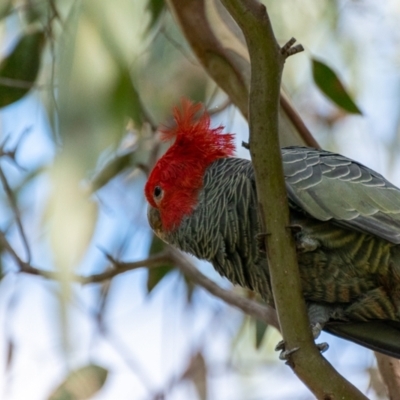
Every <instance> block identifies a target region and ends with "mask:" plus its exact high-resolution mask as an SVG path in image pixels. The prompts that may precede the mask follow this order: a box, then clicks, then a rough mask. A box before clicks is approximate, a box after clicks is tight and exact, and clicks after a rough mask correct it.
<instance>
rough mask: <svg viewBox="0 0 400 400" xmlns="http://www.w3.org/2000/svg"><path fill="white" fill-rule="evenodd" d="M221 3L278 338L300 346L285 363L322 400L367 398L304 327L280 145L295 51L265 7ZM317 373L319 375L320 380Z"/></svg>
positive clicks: (235, 0) (246, 0) (243, 0)
mask: <svg viewBox="0 0 400 400" xmlns="http://www.w3.org/2000/svg"><path fill="white" fill-rule="evenodd" d="M222 2H223V4H224V5H225V7H226V8H227V9H228V11H229V12H230V14H231V15H232V17H233V18H234V19H235V20H236V22H237V23H238V25H239V26H240V28H241V29H242V31H243V33H244V35H245V38H246V42H247V46H248V49H249V53H250V59H251V88H250V101H249V117H250V153H251V157H252V161H253V165H254V169H255V175H256V185H257V192H258V196H259V207H260V212H261V215H262V219H263V221H264V227H265V228H266V230H265V232H266V237H265V245H266V248H267V253H268V260H269V265H270V274H271V284H272V288H273V293H274V299H275V305H276V309H277V311H278V317H279V322H280V325H281V328H282V334H283V337H284V340H285V343H286V347H287V348H288V349H292V348H296V347H299V350H298V351H297V352H295V353H294V354H293V355H292V356H291V359H290V361H289V364H290V366H291V367H292V369H293V370H294V372H295V373H296V374H297V376H298V377H299V378H300V379H301V380H302V381H303V382H304V383H305V384H306V385H307V386H308V387H309V389H310V390H311V391H312V392H313V393H314V394H315V396H317V397H318V398H320V399H324V400H327V399H349V400H350V399H351V400H354V399H365V398H366V397H365V396H363V395H362V394H361V393H360V392H359V391H358V390H357V389H356V388H355V387H354V386H353V385H351V384H350V383H349V382H347V381H346V380H345V379H344V378H343V377H342V376H341V375H339V374H338V373H337V372H336V371H335V370H334V368H333V367H332V366H331V365H330V364H329V363H328V362H327V361H326V360H325V359H324V358H323V357H322V356H321V355H320V353H319V351H318V350H317V347H316V346H315V344H314V341H313V339H312V335H311V332H310V329H309V326H308V325H309V322H308V317H307V312H306V307H305V303H304V299H303V296H302V290H301V289H302V288H301V281H300V277H299V273H298V266H297V257H296V252H295V246H294V241H293V237H292V234H291V230H290V225H289V224H290V220H289V208H288V204H287V194H286V188H285V181H284V175H283V169H282V160H281V151H280V144H279V119H278V113H279V95H280V84H281V75H282V70H283V65H284V62H285V59H286V58H287V57H288V56H289V55H291V54H293V52H292V51H291V49H293V48H291V46H284V48H282V49H281V48H280V47H279V45H278V43H277V41H276V39H275V36H274V33H273V29H272V26H271V22H270V20H269V17H268V14H267V11H266V8H265V6H264V5H262V4H260V3H259V2H258V1H255V0H222ZM315 371H318V375H317V374H316V373H315Z"/></svg>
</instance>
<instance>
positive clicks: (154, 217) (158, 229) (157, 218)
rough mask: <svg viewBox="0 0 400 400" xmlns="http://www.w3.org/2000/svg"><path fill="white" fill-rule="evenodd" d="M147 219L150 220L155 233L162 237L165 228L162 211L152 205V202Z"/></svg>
mask: <svg viewBox="0 0 400 400" xmlns="http://www.w3.org/2000/svg"><path fill="white" fill-rule="evenodd" d="M147 219H148V220H149V224H150V226H151V229H153V231H154V233H155V234H156V235H157V236H158V237H160V238H161V239H162V236H163V229H162V222H161V215H160V211H158V210H157V208H154V207H152V206H151V205H150V204H149V206H148V208H147Z"/></svg>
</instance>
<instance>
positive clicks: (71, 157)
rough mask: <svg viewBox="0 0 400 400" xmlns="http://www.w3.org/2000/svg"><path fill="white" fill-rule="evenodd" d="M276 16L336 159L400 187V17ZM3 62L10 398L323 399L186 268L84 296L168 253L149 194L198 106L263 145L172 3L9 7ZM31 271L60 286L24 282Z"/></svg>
mask: <svg viewBox="0 0 400 400" xmlns="http://www.w3.org/2000/svg"><path fill="white" fill-rule="evenodd" d="M209 1H213V0H207V1H206V2H209ZM265 3H266V4H267V6H268V11H269V14H270V17H271V20H272V22H273V26H274V29H275V30H276V35H277V37H278V39H279V40H280V41H281V43H285V42H286V41H287V40H288V39H289V38H290V37H292V36H294V37H296V39H297V40H298V41H299V42H300V43H302V44H303V46H304V47H305V48H306V51H305V52H304V53H302V54H300V55H297V56H295V57H293V58H290V60H289V61H288V62H287V65H286V67H285V71H284V80H283V83H284V87H285V90H286V92H287V93H289V95H290V97H291V98H292V101H293V102H294V104H295V106H296V108H297V110H298V111H299V112H300V114H301V116H302V118H303V119H304V121H305V122H306V124H307V125H308V127H309V128H310V130H311V132H312V133H313V135H314V137H315V138H316V139H317V141H318V142H319V143H320V145H321V147H323V148H326V149H329V150H332V151H338V152H341V153H343V154H345V155H347V156H350V157H352V158H355V159H357V160H359V161H361V162H363V163H365V164H367V165H369V166H370V167H372V168H374V169H377V170H378V171H380V172H382V173H384V174H385V175H386V176H387V177H388V178H389V179H391V180H392V181H393V182H394V183H397V184H400V178H399V175H398V174H397V173H396V171H398V170H399V167H400V164H399V161H398V157H397V154H398V151H399V144H400V130H399V121H400V118H399V114H400V113H399V111H400V107H399V99H400V85H399V83H400V79H399V77H400V76H399V72H398V71H399V65H400V64H399V63H400V51H399V49H400V46H399V43H400V33H399V30H398V29H397V28H396V27H397V26H398V23H399V20H400V5H399V3H398V2H397V1H395V0H388V1H386V2H382V3H380V2H374V1H372V0H366V1H359V0H335V1H327V0H326V1H312V0H306V1H304V0H302V1H299V0H286V1H284V2H277V1H265ZM215 28H220V27H215ZM0 59H1V61H0V107H1V109H0V134H1V140H0V143H1V146H0V178H1V181H2V191H1V192H0V208H1V213H0V229H1V235H2V237H4V238H6V241H4V240H2V241H1V243H2V245H1V250H2V259H1V277H2V281H1V284H0V323H1V326H2V328H3V329H2V330H1V331H2V333H1V337H0V341H1V343H0V362H1V363H2V372H1V374H2V376H1V377H0V393H1V395H0V397H1V398H9V399H26V398H29V399H45V398H49V399H52V400H58V399H67V398H68V399H87V398H95V399H98V400H100V399H121V400H122V399H154V400H156V399H188V398H190V399H192V398H193V399H194V398H199V399H202V400H203V399H218V400H220V399H222V400H223V399H227V400H228V399H229V400H240V399H248V400H257V399H264V398H268V399H289V398H296V399H308V398H312V397H311V395H310V393H309V392H308V391H307V389H306V388H304V387H303V386H302V384H301V383H300V382H298V381H297V379H296V378H295V377H294V376H293V375H292V373H291V372H290V370H288V369H287V368H286V367H285V366H284V365H282V363H281V362H280V361H279V360H278V359H277V355H276V354H275V353H274V351H273V347H274V344H275V343H276V342H277V341H278V340H279V333H277V332H276V331H275V330H274V328H271V327H267V326H266V325H265V324H264V323H262V322H260V321H255V320H254V319H252V318H250V317H246V316H243V314H242V313H240V312H239V311H237V310H235V309H232V308H231V307H229V306H228V305H226V304H225V303H224V302H222V301H221V300H218V299H216V298H214V297H212V296H211V295H209V294H208V293H207V292H205V291H204V290H203V289H199V288H198V287H196V285H195V284H194V283H193V282H191V281H190V280H189V279H187V278H186V277H184V276H183V275H182V274H181V273H180V272H178V270H176V269H175V268H174V265H171V264H170V263H166V264H165V265H162V266H161V267H158V268H150V269H149V270H147V269H145V268H142V269H139V270H135V271H131V272H127V273H124V274H121V275H118V276H116V277H115V278H113V279H112V280H110V281H107V280H106V281H103V282H101V283H96V284H88V285H84V286H82V285H80V284H77V283H73V275H74V274H81V275H85V276H87V275H91V274H94V273H100V272H103V271H105V270H107V269H108V268H112V265H111V264H112V263H110V260H109V257H107V255H111V256H112V257H113V258H114V259H117V260H128V261H132V260H137V259H143V258H146V257H147V256H149V255H150V256H151V255H154V254H157V253H159V252H160V251H162V249H163V243H162V242H161V241H159V240H158V239H156V238H154V237H152V234H151V233H150V230H149V228H148V226H147V222H146V214H145V213H146V205H145V200H144V197H143V185H144V182H145V180H146V174H147V173H148V172H149V169H150V168H151V166H152V165H153V164H154V162H155V161H156V159H157V158H158V157H159V156H160V155H161V154H162V152H163V151H164V150H165V144H163V143H160V141H159V134H158V131H157V127H158V126H159V124H166V125H168V124H170V123H171V109H172V107H173V106H175V105H176V104H177V103H179V101H180V99H181V98H182V97H183V96H186V97H189V98H191V99H193V100H195V101H202V102H204V103H205V104H206V106H207V107H208V108H210V109H211V111H212V112H213V120H214V123H215V124H223V125H225V126H226V127H227V129H228V130H232V131H234V132H235V133H237V143H238V144H240V143H241V141H242V140H246V137H247V124H246V122H245V120H244V119H243V117H242V116H241V115H240V113H239V112H238V111H237V110H236V108H235V107H234V106H233V105H232V104H231V102H230V100H229V96H228V95H227V94H225V93H224V92H223V91H222V90H221V89H218V87H217V85H216V84H215V83H214V81H213V80H212V79H211V78H210V77H209V76H208V75H207V73H206V71H205V70H204V68H203V67H202V66H201V65H200V63H199V62H198V61H197V59H196V56H195V54H194V53H193V51H192V50H191V48H190V46H189V44H188V43H187V42H186V40H185V38H184V36H183V35H182V33H181V30H180V28H179V25H178V24H177V22H176V20H175V19H174V17H173V15H172V14H171V8H170V7H169V6H168V5H167V4H166V3H165V2H164V0H114V1H112V2H111V1H106V0H85V1H82V0H73V1H71V0H2V2H1V4H0ZM238 155H240V156H243V157H248V155H247V152H246V151H245V150H244V149H243V148H238ZM7 244H9V245H10V246H11V247H12V249H14V251H15V254H16V255H17V256H12V254H11V253H10V250H9V248H7ZM10 254H11V255H10ZM18 259H19V261H18ZM24 263H27V264H29V265H30V266H34V267H38V268H40V269H41V270H42V271H56V272H58V274H59V275H58V281H52V280H47V279H45V278H43V277H41V276H34V275H33V274H32V273H31V274H24V273H20V272H19V271H20V270H21V269H23V267H24V265H25V264H24ZM198 267H199V268H200V269H201V271H202V272H203V273H205V274H206V275H207V276H209V277H210V278H212V279H213V280H215V281H217V282H218V283H219V284H220V285H222V286H223V287H227V288H230V284H229V283H228V282H227V281H225V280H224V279H222V278H220V277H219V276H217V274H216V273H215V272H214V271H213V270H212V268H211V267H210V266H209V265H208V264H206V263H198ZM28 272H29V271H28ZM31 272H32V271H31ZM232 290H235V291H236V292H237V293H240V294H242V295H244V296H251V294H250V293H247V292H245V291H243V290H241V289H240V288H232ZM326 341H329V342H330V343H331V345H332V346H331V349H330V351H329V352H328V356H327V357H328V358H329V359H330V361H331V362H332V363H333V364H334V366H335V367H336V368H337V369H339V371H340V372H341V373H343V374H345V376H346V377H348V378H349V379H350V380H351V381H352V382H354V383H355V384H356V385H357V386H358V387H360V389H361V390H363V391H364V392H366V393H368V396H370V397H371V398H385V394H384V391H383V389H382V386H381V383H380V380H379V379H378V378H377V370H376V366H375V362H374V358H373V356H372V355H371V353H370V352H368V351H367V350H365V349H360V348H359V347H357V346H355V345H352V344H349V343H347V342H343V341H340V340H339V339H335V338H332V337H327V338H326Z"/></svg>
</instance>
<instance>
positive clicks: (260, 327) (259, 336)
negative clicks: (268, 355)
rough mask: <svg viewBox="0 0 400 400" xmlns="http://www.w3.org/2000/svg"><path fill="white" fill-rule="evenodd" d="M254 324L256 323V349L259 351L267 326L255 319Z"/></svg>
mask: <svg viewBox="0 0 400 400" xmlns="http://www.w3.org/2000/svg"><path fill="white" fill-rule="evenodd" d="M255 323H256V349H259V348H260V346H261V343H262V341H263V339H264V336H265V332H266V331H267V329H268V325H267V324H266V323H265V322H264V321H260V320H259V319H256V320H255Z"/></svg>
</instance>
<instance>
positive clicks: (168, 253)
mask: <svg viewBox="0 0 400 400" xmlns="http://www.w3.org/2000/svg"><path fill="white" fill-rule="evenodd" d="M0 247H1V248H3V249H4V250H6V251H7V252H8V253H9V254H10V255H11V257H12V258H13V259H14V261H15V262H16V263H17V265H18V267H19V271H20V272H23V273H26V274H30V275H35V276H41V277H43V278H45V279H51V280H58V279H59V274H58V273H56V272H53V271H45V270H43V269H40V268H36V267H33V266H32V265H30V264H28V263H27V262H25V261H23V260H22V259H21V258H20V257H19V256H18V254H17V253H16V251H15V250H14V249H13V247H12V246H11V245H10V243H9V242H8V240H7V238H6V237H5V235H4V233H3V232H1V231H0ZM106 256H107V258H108V260H109V261H110V263H111V264H112V265H113V267H114V268H112V269H108V270H107V271H105V272H102V273H99V274H93V275H88V276H82V275H77V274H74V275H72V277H71V279H72V281H74V282H78V283H81V284H82V285H87V284H92V283H101V282H104V281H106V280H108V279H112V278H114V277H115V276H117V275H119V274H122V273H124V272H128V271H132V270H135V269H138V268H144V267H147V268H157V267H160V266H162V265H165V263H175V264H176V266H177V268H179V269H180V270H181V272H182V273H184V274H185V275H186V276H187V277H188V278H189V279H190V280H192V282H194V283H195V284H197V285H198V286H201V287H203V288H204V289H205V290H207V291H208V292H209V293H211V294H212V295H214V296H215V297H218V298H220V299H221V300H224V301H225V302H226V303H228V304H230V305H231V306H233V307H236V308H239V309H240V310H242V311H243V312H244V313H246V314H248V315H250V316H252V317H254V318H257V319H259V320H262V321H264V322H266V323H267V324H269V325H273V326H274V327H275V328H277V329H279V324H278V319H277V316H276V312H275V310H274V309H273V308H272V307H270V306H267V305H263V304H261V303H258V302H257V301H255V300H251V299H247V298H245V297H243V296H240V295H238V294H236V293H234V292H232V291H231V290H226V289H223V288H221V287H220V286H218V285H217V284H216V283H215V282H213V281H212V280H211V279H209V278H207V277H206V276H205V275H204V274H202V273H201V272H200V271H199V270H198V269H197V268H196V267H195V266H194V265H193V264H192V263H191V262H190V260H188V259H187V257H185V256H184V255H183V254H182V253H180V252H178V251H177V250H175V249H174V248H172V247H167V249H166V250H165V251H162V252H161V253H158V254H156V255H154V256H150V257H148V258H146V259H144V260H140V261H135V262H122V261H118V260H115V259H114V258H112V257H111V256H110V255H106Z"/></svg>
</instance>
